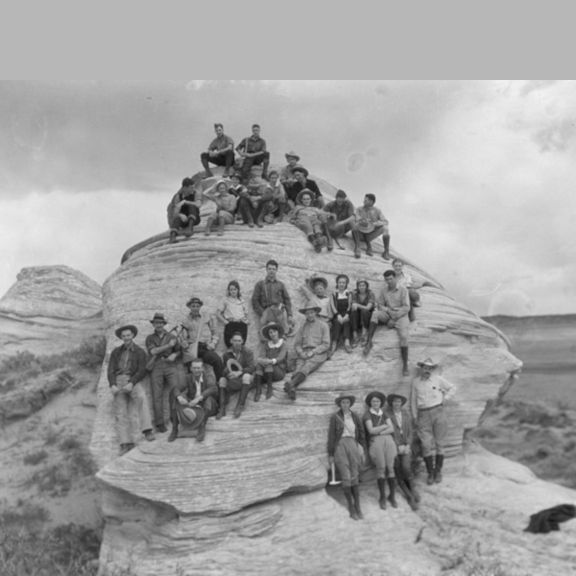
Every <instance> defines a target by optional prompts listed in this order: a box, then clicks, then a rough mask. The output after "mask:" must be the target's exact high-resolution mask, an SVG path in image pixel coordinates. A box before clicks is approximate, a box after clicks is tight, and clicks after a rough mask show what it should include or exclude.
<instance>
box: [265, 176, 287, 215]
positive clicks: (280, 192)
mask: <svg viewBox="0 0 576 576" xmlns="http://www.w3.org/2000/svg"><path fill="white" fill-rule="evenodd" d="M285 212H286V190H285V189H284V185H283V184H282V183H281V182H280V180H279V179H278V172H277V171H276V170H271V171H270V174H269V175H268V183H267V184H266V186H265V188H264V193H263V195H262V200H261V204H260V212H259V221H260V222H262V221H263V222H264V223H266V224H274V222H276V221H280V220H281V219H282V216H283V215H284V214H285Z"/></svg>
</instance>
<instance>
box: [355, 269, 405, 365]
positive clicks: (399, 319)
mask: <svg viewBox="0 0 576 576" xmlns="http://www.w3.org/2000/svg"><path fill="white" fill-rule="evenodd" d="M384 281H385V282H386V285H385V286H384V287H383V288H382V290H381V291H380V294H379V295H378V299H377V301H376V309H375V310H374V311H373V312H372V316H371V318H370V328H369V329H368V340H367V341H366V345H365V346H364V355H365V356H367V355H368V354H369V353H370V350H372V346H373V343H372V339H373V338H374V333H375V332H376V328H378V324H385V325H386V326H387V327H388V328H394V329H395V330H396V332H398V337H399V338H400V355H401V357H402V375H403V376H408V335H409V331H410V321H409V320H408V311H409V310H410V302H409V300H408V290H407V289H406V288H404V286H398V285H397V283H396V273H395V272H394V270H386V272H384Z"/></svg>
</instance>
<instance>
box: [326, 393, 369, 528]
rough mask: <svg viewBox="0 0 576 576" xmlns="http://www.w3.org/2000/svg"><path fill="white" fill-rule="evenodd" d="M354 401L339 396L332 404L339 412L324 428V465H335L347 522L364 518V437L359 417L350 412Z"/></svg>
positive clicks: (349, 395)
mask: <svg viewBox="0 0 576 576" xmlns="http://www.w3.org/2000/svg"><path fill="white" fill-rule="evenodd" d="M355 401H356V397H355V396H353V395H352V394H341V395H340V396H338V398H336V400H335V402H336V405H337V406H338V408H339V410H338V411H337V412H335V413H334V414H333V415H332V417H331V418H330V425H329V427H328V461H329V463H330V465H332V464H335V465H336V468H337V469H338V473H339V474H340V478H341V479H342V488H343V490H344V496H345V498H346V502H347V503H348V511H349V513H350V518H352V519H353V520H360V519H362V518H364V516H363V515H362V510H361V508H360V489H359V482H360V470H361V468H362V465H363V461H364V454H365V451H366V436H365V433H364V425H363V424H362V421H361V420H360V417H359V416H358V415H357V414H356V413H355V412H353V411H352V410H351V407H352V406H353V405H354V402H355Z"/></svg>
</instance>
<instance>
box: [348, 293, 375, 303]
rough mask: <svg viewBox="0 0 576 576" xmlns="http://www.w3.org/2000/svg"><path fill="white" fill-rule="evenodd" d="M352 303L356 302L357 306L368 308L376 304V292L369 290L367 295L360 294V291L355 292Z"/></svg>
mask: <svg viewBox="0 0 576 576" xmlns="http://www.w3.org/2000/svg"><path fill="white" fill-rule="evenodd" d="M352 302H356V303H357V304H362V306H368V304H373V305H374V304H376V296H374V292H372V290H370V289H368V291H367V292H366V294H360V292H358V290H354V292H352Z"/></svg>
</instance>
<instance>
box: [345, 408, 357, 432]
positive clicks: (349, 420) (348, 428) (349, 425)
mask: <svg viewBox="0 0 576 576" xmlns="http://www.w3.org/2000/svg"><path fill="white" fill-rule="evenodd" d="M342 438H356V424H355V423H354V418H353V417H352V413H351V412H348V414H344V431H343V432H342Z"/></svg>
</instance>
